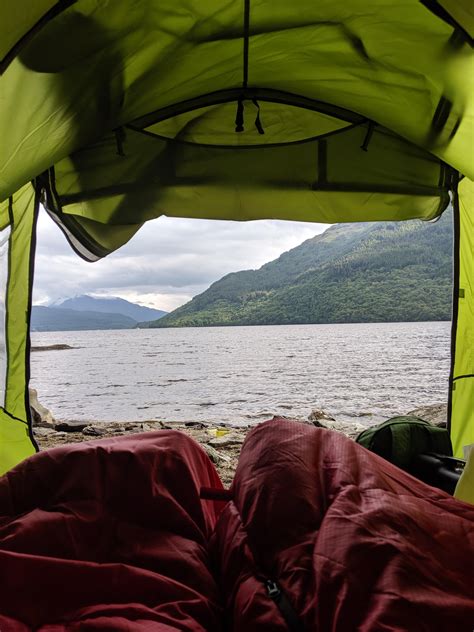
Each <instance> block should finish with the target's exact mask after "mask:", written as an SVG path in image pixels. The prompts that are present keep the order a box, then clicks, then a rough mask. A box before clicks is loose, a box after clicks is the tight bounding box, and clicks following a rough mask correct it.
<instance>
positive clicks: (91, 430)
mask: <svg viewBox="0 0 474 632" xmlns="http://www.w3.org/2000/svg"><path fill="white" fill-rule="evenodd" d="M82 434H84V435H87V436H89V435H91V436H94V437H100V436H102V435H105V434H107V430H106V429H105V428H98V427H97V426H86V427H85V428H84V429H83V431H82Z"/></svg>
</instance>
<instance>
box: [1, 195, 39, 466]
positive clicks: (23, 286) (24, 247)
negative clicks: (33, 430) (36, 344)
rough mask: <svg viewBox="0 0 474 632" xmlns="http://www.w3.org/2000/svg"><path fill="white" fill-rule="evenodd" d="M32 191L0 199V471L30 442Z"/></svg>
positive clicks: (31, 450) (25, 450)
mask: <svg viewBox="0 0 474 632" xmlns="http://www.w3.org/2000/svg"><path fill="white" fill-rule="evenodd" d="M34 198H35V194H34V190H33V187H32V186H31V184H28V185H26V186H25V187H23V188H22V189H21V190H20V191H19V192H18V193H16V194H15V195H14V196H13V199H12V204H11V207H10V209H9V208H8V207H9V202H8V201H6V202H4V203H2V204H0V217H3V216H4V215H5V213H8V215H9V217H10V219H11V220H12V221H11V224H10V237H9V256H8V258H7V260H5V261H4V262H2V263H3V264H4V265H5V264H6V265H8V272H7V282H6V297H5V308H6V309H5V313H4V318H5V338H6V340H5V343H6V344H5V352H6V373H5V401H4V405H3V406H2V407H1V408H0V471H1V472H4V471H6V470H7V469H9V468H10V467H12V466H13V465H16V463H18V462H19V461H21V460H22V459H24V458H26V457H28V456H30V455H31V454H33V453H34V452H35V450H36V447H35V445H34V443H33V441H32V439H31V437H30V428H29V426H30V410H29V406H28V381H27V380H28V367H29V355H28V350H29V349H28V347H29V331H28V313H29V304H30V296H31V290H32V278H31V275H32V268H31V266H30V255H31V248H32V247H33V235H34V229H35V221H36V218H35V201H34Z"/></svg>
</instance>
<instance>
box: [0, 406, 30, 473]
mask: <svg viewBox="0 0 474 632" xmlns="http://www.w3.org/2000/svg"><path fill="white" fill-rule="evenodd" d="M35 452H36V448H35V446H34V445H33V443H32V441H31V438H30V433H29V429H28V425H27V423H25V422H22V421H20V420H19V419H15V418H14V417H12V416H11V415H9V414H8V413H7V412H6V411H5V410H4V409H3V408H0V476H1V475H2V474H4V473H5V472H8V470H10V469H11V468H12V467H15V465H18V463H20V461H23V460H24V459H26V458H28V457H29V456H31V455H32V454H34V453H35Z"/></svg>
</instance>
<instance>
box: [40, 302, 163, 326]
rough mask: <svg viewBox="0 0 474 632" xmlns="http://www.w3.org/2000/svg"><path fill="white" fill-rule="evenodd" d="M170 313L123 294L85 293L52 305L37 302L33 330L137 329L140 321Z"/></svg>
mask: <svg viewBox="0 0 474 632" xmlns="http://www.w3.org/2000/svg"><path fill="white" fill-rule="evenodd" d="M166 314H167V312H163V311H162V310H160V309H151V308H150V307H143V305H137V304H136V303H130V301H126V300H124V299H123V298H117V297H111V298H94V297H93V296H88V295H87V294H84V295H83V296H75V297H74V298H68V299H63V300H61V301H60V302H58V303H54V304H53V305H50V306H48V307H44V306H38V305H34V306H33V309H32V312H31V328H32V330H33V331H80V330H86V329H87V330H88V329H133V328H134V327H136V326H137V324H138V322H139V321H142V322H145V321H149V320H155V319H158V318H162V317H163V316H165V315H166Z"/></svg>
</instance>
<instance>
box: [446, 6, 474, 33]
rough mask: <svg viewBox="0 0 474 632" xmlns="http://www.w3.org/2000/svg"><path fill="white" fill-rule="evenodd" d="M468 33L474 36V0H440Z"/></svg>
mask: <svg viewBox="0 0 474 632" xmlns="http://www.w3.org/2000/svg"><path fill="white" fill-rule="evenodd" d="M438 2H439V4H440V5H441V6H442V7H443V8H444V9H446V11H447V12H448V13H449V15H450V16H451V17H452V18H454V19H455V20H456V22H457V23H458V24H459V26H460V27H461V28H463V29H464V30H465V31H466V33H468V34H469V35H470V36H471V37H473V38H474V4H473V2H472V0H438Z"/></svg>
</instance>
